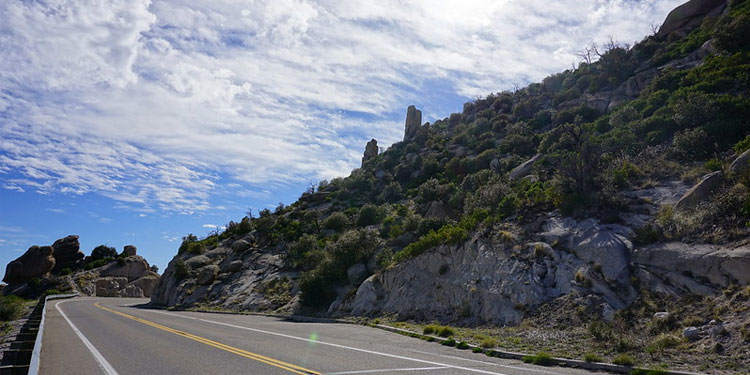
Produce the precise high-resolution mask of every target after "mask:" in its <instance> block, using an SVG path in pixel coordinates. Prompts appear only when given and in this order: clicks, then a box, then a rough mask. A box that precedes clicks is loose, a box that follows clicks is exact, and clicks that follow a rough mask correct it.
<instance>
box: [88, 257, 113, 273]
mask: <svg viewBox="0 0 750 375" xmlns="http://www.w3.org/2000/svg"><path fill="white" fill-rule="evenodd" d="M113 260H115V258H112V257H107V258H104V259H99V260H95V261H93V262H89V263H86V265H85V266H83V269H84V270H86V271H88V270H92V269H94V268H99V267H102V266H105V265H107V264H108V263H109V262H111V261H113Z"/></svg>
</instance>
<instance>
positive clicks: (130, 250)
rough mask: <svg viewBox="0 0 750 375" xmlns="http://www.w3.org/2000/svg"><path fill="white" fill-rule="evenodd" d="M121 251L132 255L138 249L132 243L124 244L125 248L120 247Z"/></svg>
mask: <svg viewBox="0 0 750 375" xmlns="http://www.w3.org/2000/svg"><path fill="white" fill-rule="evenodd" d="M122 253H123V254H125V256H129V257H134V256H136V255H138V254H137V253H138V249H137V248H136V247H135V246H134V245H125V248H123V249H122Z"/></svg>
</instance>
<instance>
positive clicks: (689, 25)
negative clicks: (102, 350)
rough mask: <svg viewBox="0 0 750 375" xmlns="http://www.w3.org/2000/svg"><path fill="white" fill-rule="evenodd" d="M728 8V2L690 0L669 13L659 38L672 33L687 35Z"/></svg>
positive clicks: (660, 30)
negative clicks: (704, 21)
mask: <svg viewBox="0 0 750 375" xmlns="http://www.w3.org/2000/svg"><path fill="white" fill-rule="evenodd" d="M726 7H727V0H690V1H688V2H687V3H685V4H682V5H680V6H678V7H677V8H675V9H674V10H672V11H671V12H669V14H668V15H667V18H666V19H665V20H664V23H663V24H662V25H661V28H660V29H659V32H658V33H657V36H659V37H666V36H668V35H669V34H671V33H676V34H677V35H679V36H685V35H687V34H688V33H689V32H690V30H692V29H693V28H695V27H697V26H698V25H700V24H701V22H703V19H704V18H706V17H717V16H719V15H721V14H722V13H723V12H724V10H725V9H726Z"/></svg>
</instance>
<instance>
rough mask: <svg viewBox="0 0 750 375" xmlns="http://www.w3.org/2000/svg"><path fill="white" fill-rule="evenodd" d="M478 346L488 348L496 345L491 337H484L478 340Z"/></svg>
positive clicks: (495, 341)
mask: <svg viewBox="0 0 750 375" xmlns="http://www.w3.org/2000/svg"><path fill="white" fill-rule="evenodd" d="M479 346H481V347H483V348H485V349H488V348H494V347H496V346H497V340H495V339H493V338H491V337H485V338H483V339H482V340H481V341H480V342H479Z"/></svg>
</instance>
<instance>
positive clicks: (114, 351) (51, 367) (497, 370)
mask: <svg viewBox="0 0 750 375" xmlns="http://www.w3.org/2000/svg"><path fill="white" fill-rule="evenodd" d="M146 302H148V300H145V299H124V298H122V299H121V298H76V299H72V300H63V301H50V303H49V304H48V305H47V323H46V327H45V331H44V337H43V345H42V357H41V358H42V361H41V366H40V373H41V374H44V375H52V374H58V375H64V374H82V375H87V374H111V375H115V374H120V375H126V374H269V375H274V374H330V375H333V374H341V375H343V374H414V375H419V374H437V375H453V374H490V375H493V374H495V375H551V374H564V375H578V374H590V373H589V372H586V371H583V370H576V369H566V368H548V367H538V366H533V365H527V364H524V363H522V362H520V361H513V360H503V359H496V358H488V357H486V356H485V355H483V354H474V353H471V352H468V351H459V350H455V349H453V348H448V347H443V346H441V345H438V344H435V343H428V342H425V341H422V340H417V339H413V338H409V337H405V336H401V335H396V334H392V333H389V332H385V331H382V330H379V329H375V328H370V327H364V326H357V325H349V324H332V323H294V322H287V321H284V320H281V319H276V318H268V317H260V316H242V315H225V314H208V313H193V312H170V311H162V310H150V309H143V308H139V307H137V306H135V305H138V304H143V303H146ZM66 317H67V319H66ZM73 327H75V328H73ZM76 330H77V331H78V332H76ZM599 374H601V373H599Z"/></svg>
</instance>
